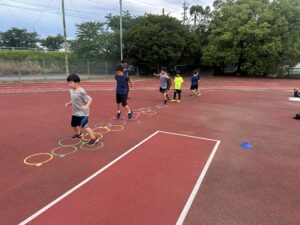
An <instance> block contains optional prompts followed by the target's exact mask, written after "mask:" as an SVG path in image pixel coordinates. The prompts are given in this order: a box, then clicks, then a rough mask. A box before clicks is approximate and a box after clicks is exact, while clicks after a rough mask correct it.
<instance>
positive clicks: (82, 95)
mask: <svg viewBox="0 0 300 225" xmlns="http://www.w3.org/2000/svg"><path fill="white" fill-rule="evenodd" d="M70 95H71V102H72V115H73V116H88V115H89V111H90V110H89V109H86V110H84V109H81V107H82V106H84V105H86V103H87V102H88V101H89V100H90V99H91V97H90V96H89V95H88V94H87V93H86V92H85V90H84V89H83V88H79V89H78V90H74V89H71V90H70Z"/></svg>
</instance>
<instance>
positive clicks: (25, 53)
mask: <svg viewBox="0 0 300 225" xmlns="http://www.w3.org/2000/svg"><path fill="white" fill-rule="evenodd" d="M64 57H65V55H64V53H62V52H38V51H31V50H16V51H0V59H7V60H9V59H11V60H24V59H56V60H64Z"/></svg>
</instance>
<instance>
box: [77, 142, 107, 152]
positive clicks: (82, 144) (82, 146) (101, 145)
mask: <svg viewBox="0 0 300 225" xmlns="http://www.w3.org/2000/svg"><path fill="white" fill-rule="evenodd" d="M86 144H87V143H85V142H82V143H81V144H80V148H81V149H82V150H87V151H94V150H97V149H100V148H103V147H104V144H103V142H100V141H99V142H98V143H96V144H94V145H92V146H91V147H93V146H97V145H99V146H98V147H97V148H85V147H84V145H86Z"/></svg>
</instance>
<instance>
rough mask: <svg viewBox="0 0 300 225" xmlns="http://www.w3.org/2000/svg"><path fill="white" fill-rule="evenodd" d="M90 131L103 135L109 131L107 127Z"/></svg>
mask: <svg viewBox="0 0 300 225" xmlns="http://www.w3.org/2000/svg"><path fill="white" fill-rule="evenodd" d="M101 129H102V130H101ZM97 130H99V131H97ZM92 131H93V132H94V133H97V134H105V133H108V132H109V131H110V130H109V129H108V127H96V128H94V129H92Z"/></svg>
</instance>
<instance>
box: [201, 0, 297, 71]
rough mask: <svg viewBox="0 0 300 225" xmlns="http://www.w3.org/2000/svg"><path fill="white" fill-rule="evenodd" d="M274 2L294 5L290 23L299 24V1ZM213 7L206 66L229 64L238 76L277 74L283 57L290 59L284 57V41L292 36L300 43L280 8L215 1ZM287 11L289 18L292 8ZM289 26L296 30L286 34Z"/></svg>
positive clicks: (262, 2) (250, 1)
mask: <svg viewBox="0 0 300 225" xmlns="http://www.w3.org/2000/svg"><path fill="white" fill-rule="evenodd" d="M275 2H288V4H290V3H291V2H293V3H294V7H295V8H294V13H292V15H293V16H291V18H290V20H289V21H290V23H291V24H295V21H298V22H296V23H299V19H298V18H299V1H297V0H278V1H275ZM275 2H274V3H273V4H275V5H276V4H277V3H275ZM215 5H216V6H217V8H216V9H215V10H214V12H213V20H212V22H211V24H210V26H209V37H208V41H209V42H208V45H207V46H206V47H205V48H204V55H203V60H204V61H205V63H206V64H208V65H213V66H219V67H221V68H223V69H224V68H225V66H226V65H230V64H232V65H235V66H236V68H237V72H238V73H247V74H257V75H266V74H269V73H279V72H280V70H281V68H282V67H283V66H284V64H285V63H283V62H282V57H283V55H285V57H287V58H288V59H291V56H288V54H284V52H285V50H283V49H284V48H285V47H284V46H285V44H284V43H285V41H284V40H283V38H284V37H286V36H289V35H290V34H291V33H293V35H292V36H293V37H294V39H293V40H296V39H297V40H299V35H298V36H297V35H296V34H299V33H297V32H299V29H298V28H297V29H296V28H295V25H287V24H288V22H287V20H286V15H285V13H284V11H282V10H279V8H281V9H282V7H279V8H278V7H276V6H274V7H271V2H270V1H269V0H236V1H234V0H227V1H218V2H217V4H215ZM296 6H297V7H296ZM288 8H289V9H288ZM274 9H277V10H279V11H280V12H281V14H280V13H279V14H278V12H276V10H274ZM286 10H288V15H290V13H291V7H286ZM297 12H298V13H297ZM286 13H287V12H286ZM297 15H298V17H296V16H297ZM293 20H294V21H293ZM291 26H293V27H294V28H295V29H296V30H298V31H293V32H292V31H291V30H290V31H289V29H288V27H290V28H291ZM289 43H290V42H289ZM298 43H299V42H298ZM290 44H291V43H290ZM290 44H288V43H287V45H288V46H286V47H291V45H290ZM296 45H297V44H296ZM294 47H295V46H294ZM298 49H299V48H298ZM288 52H289V54H290V53H291V51H288ZM294 58H295V60H296V58H297V57H294ZM298 60H299V57H298ZM285 61H287V60H285ZM296 61H297V60H296Z"/></svg>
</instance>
